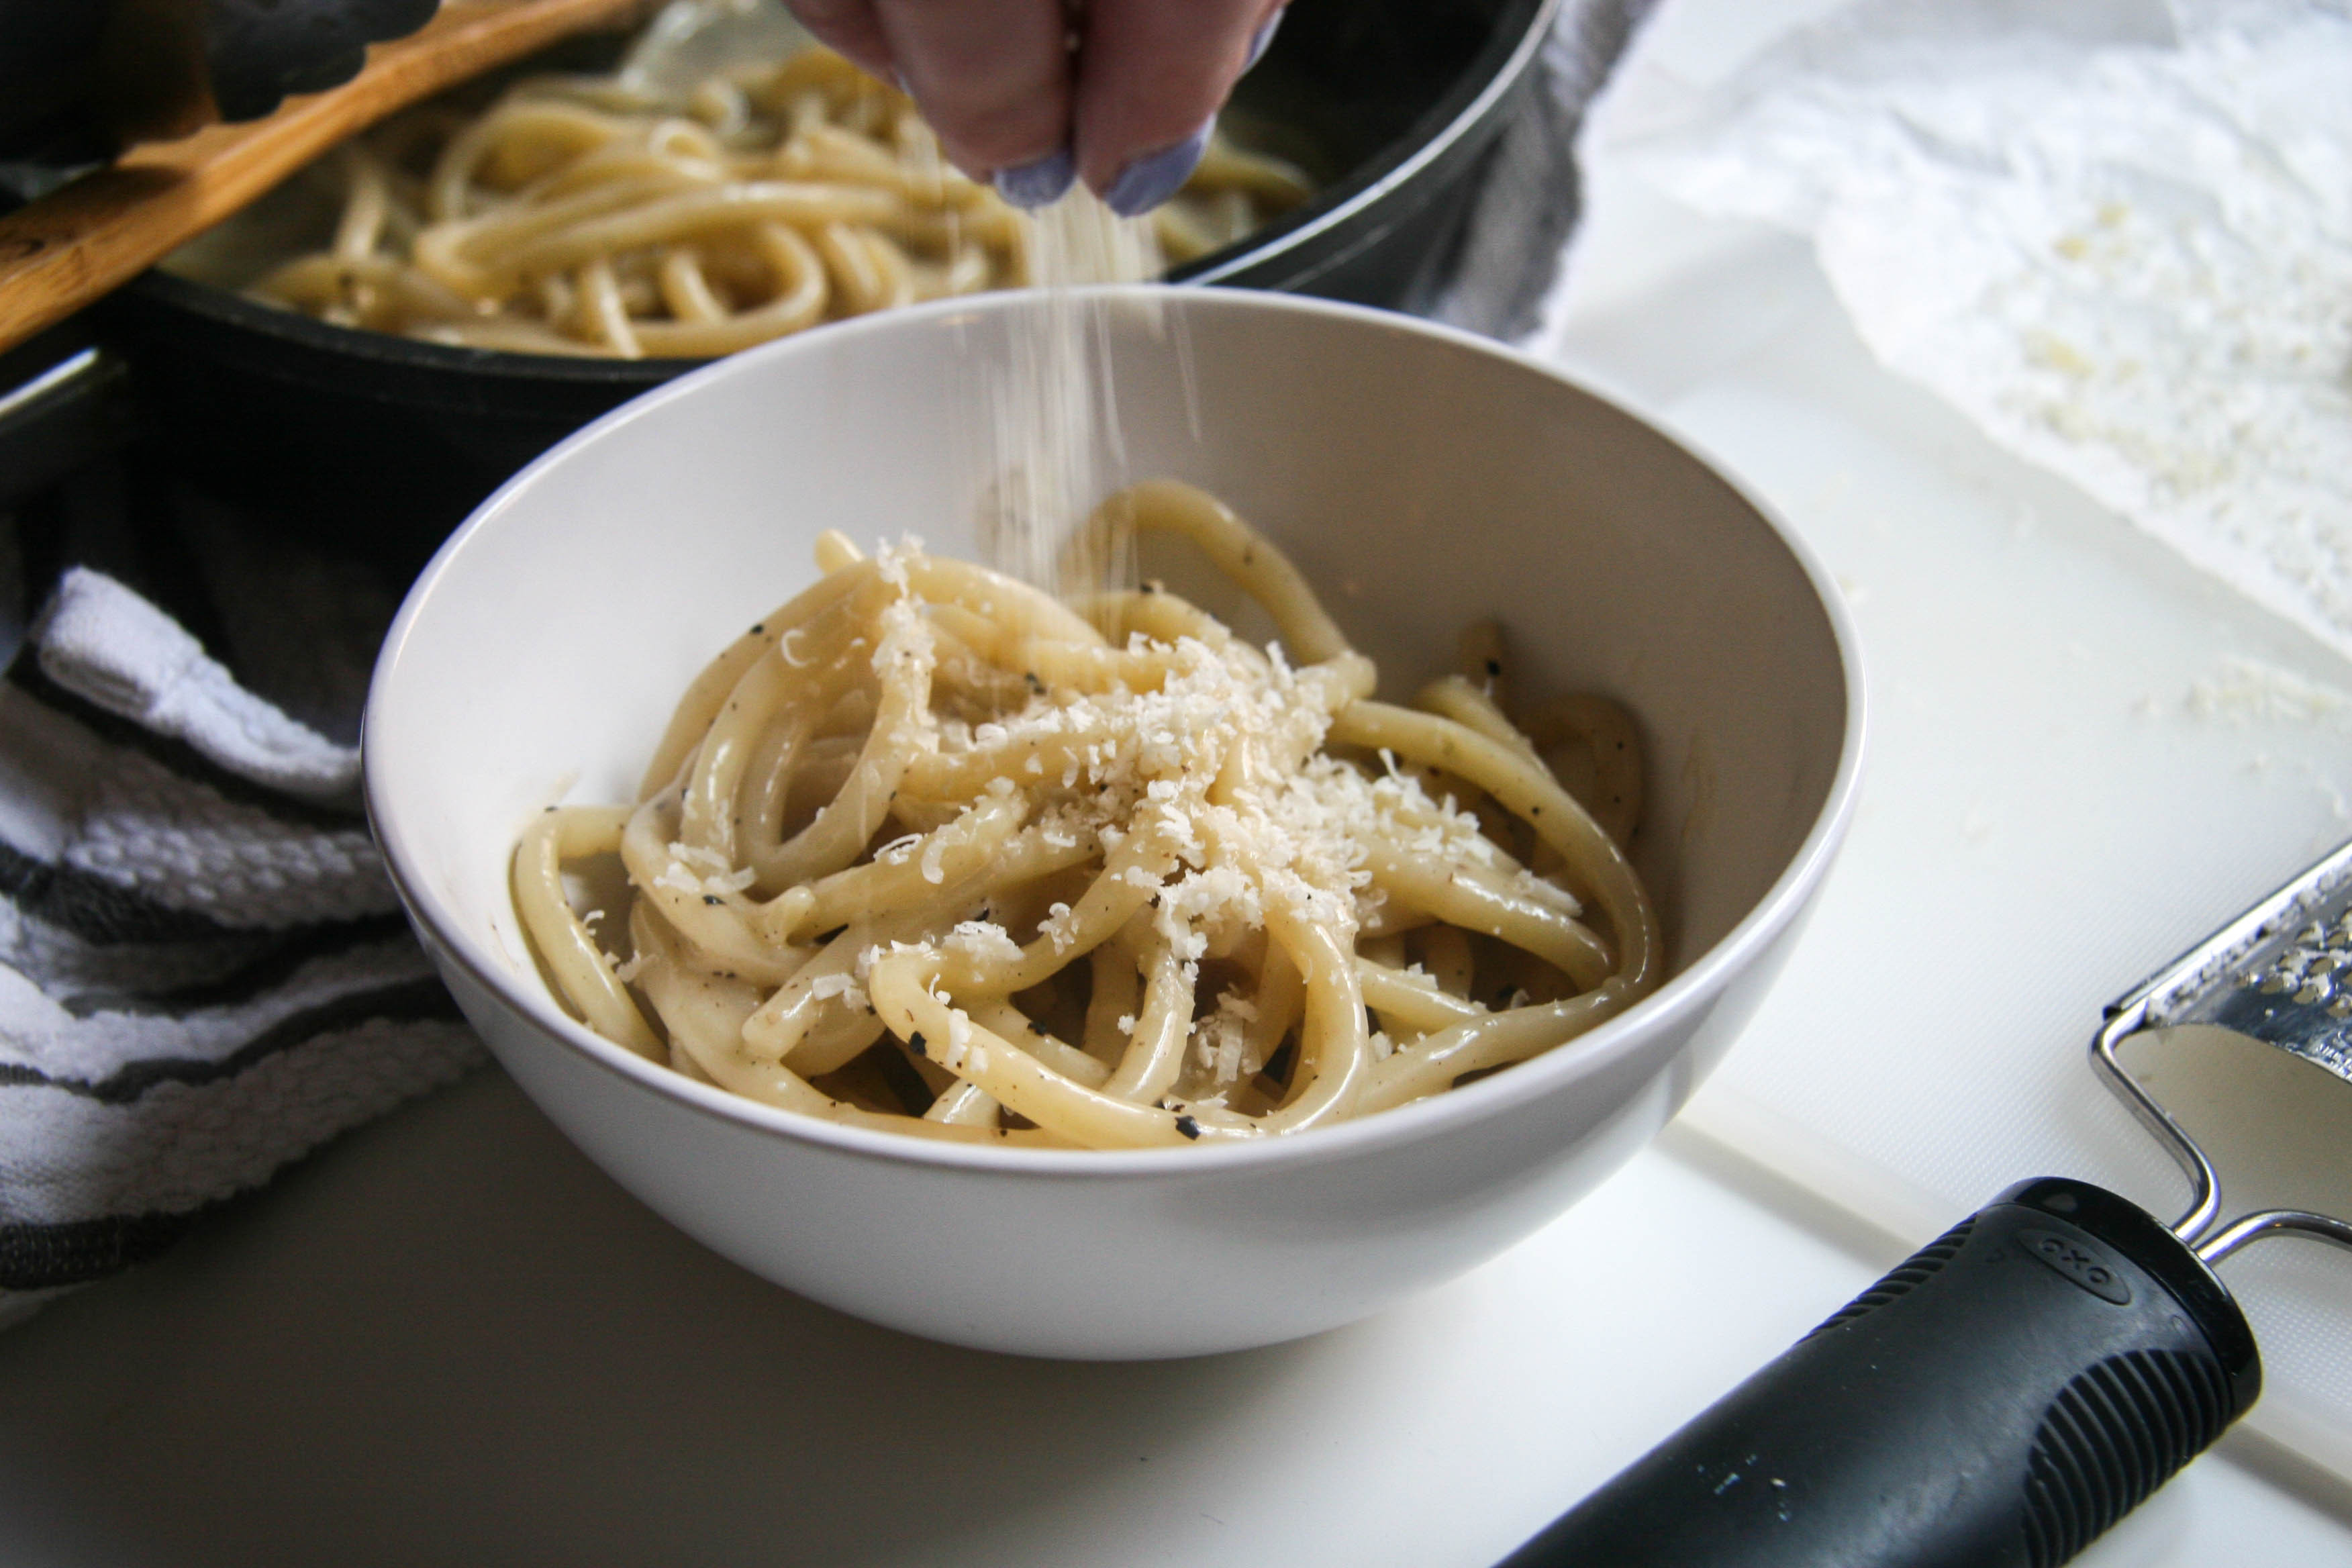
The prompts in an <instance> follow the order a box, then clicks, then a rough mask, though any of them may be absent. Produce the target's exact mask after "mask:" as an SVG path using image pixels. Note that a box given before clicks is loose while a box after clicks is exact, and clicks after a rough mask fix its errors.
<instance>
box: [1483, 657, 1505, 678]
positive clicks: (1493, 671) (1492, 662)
mask: <svg viewBox="0 0 2352 1568" xmlns="http://www.w3.org/2000/svg"><path fill="white" fill-rule="evenodd" d="M1486 673H1487V674H1489V675H1496V676H1499V675H1501V674H1502V673H1503V661H1502V660H1501V659H1499V658H1490V659H1488V660H1487V661H1486Z"/></svg>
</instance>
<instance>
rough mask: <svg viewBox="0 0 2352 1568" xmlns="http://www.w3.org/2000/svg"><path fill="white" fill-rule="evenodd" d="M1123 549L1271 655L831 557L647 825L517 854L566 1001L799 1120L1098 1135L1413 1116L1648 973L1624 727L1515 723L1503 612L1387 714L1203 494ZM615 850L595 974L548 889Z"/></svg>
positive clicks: (1540, 1047)
mask: <svg viewBox="0 0 2352 1568" xmlns="http://www.w3.org/2000/svg"><path fill="white" fill-rule="evenodd" d="M1138 530H1156V531H1165V532H1170V533H1173V534H1176V535H1179V536H1181V537H1183V538H1186V539H1189V540H1190V541H1191V542H1192V543H1193V544H1194V545H1195V546H1197V547H1198V548H1200V549H1201V550H1202V552H1204V553H1205V554H1206V555H1207V556H1208V557H1209V559H1210V560H1211V561H1212V562H1213V563H1215V564H1216V565H1217V566H1219V567H1220V568H1222V569H1223V570H1224V571H1225V572H1226V573H1227V574H1229V575H1230V576H1231V577H1233V578H1234V581H1235V583H1236V584H1237V585H1238V586H1239V587H1240V588H1241V589H1242V590H1244V592H1246V593H1248V594H1249V595H1252V596H1253V597H1255V598H1256V599H1257V600H1258V601H1259V603H1261V604H1262V605H1264V606H1265V609H1266V611H1267V612H1268V614H1269V615H1270V616H1272V617H1273V620H1274V623H1275V625H1276V628H1277V629H1278V631H1279V633H1280V637H1281V642H1280V644H1279V645H1277V646H1273V647H1266V648H1258V647H1251V646H1250V645H1248V644H1246V643H1244V642H1243V641H1241V640H1240V639H1238V638H1236V637H1234V636H1233V634H1232V633H1230V632H1228V631H1227V630H1226V629H1225V628H1224V627H1223V626H1222V625H1220V624H1219V623H1218V622H1217V621H1216V620H1214V619H1213V618H1212V617H1211V616H1208V615H1207V614H1205V613H1204V612H1202V610H1200V609H1198V608H1196V607H1194V606H1193V605H1189V604H1187V603H1185V602H1184V601H1182V600H1181V599H1179V598H1177V597H1176V596H1175V595H1171V594H1168V593H1165V592H1160V591H1151V590H1146V591H1142V592H1123V591H1122V592H1113V593H1106V594H1099V595H1094V596H1092V597H1091V598H1089V599H1087V600H1085V601H1083V602H1080V603H1078V604H1076V605H1066V604H1064V603H1063V602H1062V601H1060V600H1057V599H1055V598H1054V597H1052V596H1050V595H1045V594H1041V593H1039V592H1037V591H1036V590H1034V589H1032V588H1030V587H1027V586H1025V585H1024V584H1021V583H1018V582H1016V581H1014V580H1013V579H1012V578H1010V577H1006V576H1003V575H999V574H995V573H992V572H989V571H986V570H983V569H982V568H980V567H976V566H971V565H966V564H963V563H957V562H951V561H945V560H937V559H934V558H932V557H930V556H929V555H927V554H925V553H923V552H921V551H920V550H919V548H916V547H913V546H906V547H900V548H896V549H886V550H883V551H880V552H877V553H876V554H875V555H873V556H870V557H868V556H865V555H862V554H860V553H859V552H857V551H856V549H855V548H854V547H853V546H851V545H849V544H848V542H846V541H845V540H842V539H841V538H840V537H839V536H838V535H828V536H827V537H826V539H825V540H824V542H821V544H820V547H819V551H818V555H819V562H820V564H821V566H823V567H824V570H825V574H824V577H823V578H822V579H821V580H820V581H818V582H817V584H815V585H814V586H813V587H811V588H810V589H808V590H807V591H806V592H804V593H803V594H802V595H800V596H799V597H797V598H795V599H794V600H793V601H792V602H791V603H790V604H788V605H784V606H783V607H782V609H780V610H778V611H777V612H776V613H775V614H773V615H771V616H767V617H766V618H765V619H763V620H762V621H761V623H760V624H759V625H758V626H755V627H754V628H753V629H752V630H751V632H750V633H748V634H746V635H745V636H744V637H741V638H739V639H738V640H737V641H736V643H735V644H734V645H733V646H732V647H730V648H728V649H727V650H726V651H725V652H724V653H722V654H720V655H719V658H717V659H715V660H714V661H712V663H711V664H710V665H709V667H708V668H706V669H705V670H704V671H703V672H702V674H701V676H700V677H699V678H698V679H696V681H695V682H694V684H693V685H692V686H691V687H690V688H689V689H688V692H687V694H686V696H685V699H684V700H683V701H682V702H681V703H680V704H679V707H678V710H677V714H676V716H675V717H674V718H673V720H672V721H671V724H670V728H669V731H668V732H667V735H666V736H665V737H664V739H663V741H662V743H661V745H660V746H659V748H658V749H657V751H656V753H655V757H654V760H653V763H652V765H651V766H650V767H649V769H648V770H647V773H646V784H645V787H644V790H643V792H642V795H641V798H640V799H639V800H638V802H637V803H636V804H635V805H629V806H593V805H574V806H565V807H562V808H561V809H557V810H553V811H550V812H546V813H543V814H541V816H539V817H538V818H537V819H536V820H535V821H534V823H533V824H532V826H531V827H530V830H529V831H528V832H527V833H526V834H525V835H524V837H523V838H522V841H521V843H520V846H519V847H518V848H517V850H516V855H515V863H514V891H515V899H516V903H517V907H518V910H519V911H520V914H521V917H522V921H523V924H524V927H525V929H526V931H528V933H529V935H530V941H531V942H532V944H533V946H534V949H535V950H536V952H537V953H538V955H539V958H540V960H541V963H542V965H543V966H544V970H545V973H547V975H548V977H549V979H550V981H551V983H552V984H553V986H554V989H555V990H556V992H557V994H559V995H560V996H561V997H562V999H563V1001H564V1002H565V1003H566V1004H567V1005H569V1007H570V1008H571V1009H572V1011H573V1012H574V1013H575V1014H576V1015H577V1016H579V1017H580V1018H582V1019H583V1021H585V1022H586V1023H587V1024H588V1026H590V1027H592V1028H593V1029H595V1030H596V1031H598V1032H599V1033H601V1034H603V1035H604V1036H606V1037H609V1038H611V1039H613V1040H614V1041H616V1042H618V1043H619V1044H621V1045H623V1046H625V1047H629V1048H630V1049H632V1050H635V1051H636V1052H638V1053H639V1054H641V1055H643V1056H646V1057H647V1058H651V1059H653V1060H655V1061H658V1062H662V1063H665V1064H667V1065H668V1066H669V1067H671V1068H675V1069H676V1070H677V1071H678V1072H680V1073H683V1074H686V1075H688V1076H689V1077H692V1078H695V1079H700V1080H702V1081H705V1082H709V1083H714V1084H716V1085H718V1086H719V1087H721V1088H723V1089H729V1090H731V1091H733V1092H735V1093H737V1094H740V1095H743V1096H745V1097H747V1098H750V1099H752V1100H760V1101H761V1102H763V1103H766V1104H770V1105H774V1106H779V1107H782V1108H783V1109H785V1110H793V1111H798V1112H801V1113H803V1114H805V1115H810V1116H817V1117H823V1118H825V1119H828V1120H832V1121H843V1122H848V1123H852V1124H855V1125H860V1126H866V1127H874V1128H883V1129H889V1130H894V1131H901V1132H908V1133H913V1134H918V1135H921V1136H927V1137H933V1138H946V1139H954V1140H961V1141H967V1142H1006V1143H1019V1144H1024V1145H1031V1146H1041V1147H1079V1148H1097V1149H1100V1148H1137V1147H1150V1146H1167V1147H1181V1146H1184V1145H1188V1144H1192V1143H1209V1142H1232V1141H1234V1140H1239V1139H1248V1138H1257V1137H1265V1136H1269V1135H1280V1134H1287V1133H1295V1132H1299V1131H1307V1130H1308V1129H1311V1128H1315V1127H1319V1126H1324V1125H1327V1124H1329V1123H1332V1122H1336V1121H1341V1120H1344V1119H1346V1118H1349V1117H1353V1116H1361V1115H1365V1114H1368V1113H1370V1112H1374V1111H1378V1110H1386V1109H1389V1108H1391V1107H1394V1106H1398V1105H1402V1104H1405V1103H1407V1102H1409V1101H1412V1100H1420V1099H1423V1098H1425V1097H1427V1096H1429V1095H1432V1094H1435V1093H1439V1092H1441V1091H1443V1090H1445V1089H1449V1088H1452V1087H1453V1086H1454V1085H1455V1084H1456V1083H1458V1082H1460V1081H1462V1080H1464V1079H1467V1078H1471V1077H1475V1076H1481V1075H1484V1074H1486V1073H1488V1072H1492V1071H1494V1070H1496V1069H1497V1068H1506V1067H1508V1066H1510V1065H1511V1064H1513V1063H1515V1062H1518V1061H1522V1060H1524V1059H1526V1058H1529V1057H1532V1056H1535V1055H1538V1054H1539V1053H1541V1052H1544V1051H1547V1050H1550V1049H1552V1048H1554V1047H1558V1046H1559V1045H1561V1044H1563V1043H1565V1042H1566V1041H1568V1040H1570V1039H1571V1038H1573V1037H1576V1036H1578V1035H1580V1034H1581V1033H1583V1032H1585V1031H1586V1030H1589V1029H1591V1028H1592V1027H1593V1026H1596V1025H1598V1024H1600V1023H1601V1022H1603V1021H1604V1020H1606V1019H1608V1018H1610V1017H1612V1016H1614V1015H1616V1014H1617V1013H1619V1012H1621V1011H1622V1010H1623V1009H1624V1008H1625V1007H1627V1006H1628V1005H1631V1004H1632V1003H1633V1002H1634V1001H1635V1000H1637V999H1638V998H1639V997H1640V996H1642V995H1643V994H1645V993H1646V992H1647V991H1648V990H1650V989H1651V988H1652V987H1653V986H1654V984H1656V982H1657V978H1658V969H1659V963H1660V957H1659V943H1658V932H1657V926H1656V921H1655V919H1654V915H1653V913H1652V910H1651V908H1650V904H1649V901H1648V899H1647V897H1646V896H1645V894H1644V893H1643V889H1642V887H1641V884H1640V883H1639V881H1638V880H1637V879H1635V877H1634V875H1633V871H1632V869H1631V868H1630V866H1629V865H1628V863H1627V861H1626V859H1625V857H1624V855H1623V853H1622V848H1621V844H1622V839H1623V837H1624V836H1625V835H1626V834H1628V833H1630V831H1631V829H1632V826H1633V821H1632V816H1631V813H1632V812H1633V811H1634V810H1637V809H1638V800H1639V777H1638V763H1636V762H1635V761H1634V760H1633V759H1634V757H1635V755H1636V753H1634V752H1633V750H1632V749H1631V747H1630V746H1629V745H1628V743H1627V742H1628V738H1629V737H1630V736H1631V734H1632V725H1631V721H1630V720H1629V719H1627V718H1626V717H1625V715H1624V714H1623V712H1622V710H1619V709H1617V708H1616V707H1615V705H1614V704H1612V703H1609V702H1607V701H1606V700H1603V699H1599V698H1595V697H1591V696H1579V697H1574V698H1570V699H1565V700H1562V701H1561V702H1560V703H1558V704H1555V705H1554V706H1553V708H1552V709H1550V710H1548V711H1547V712H1546V713H1544V714H1542V715H1539V716H1538V718H1537V719H1536V720H1535V721H1533V722H1532V723H1531V724H1530V726H1529V728H1528V731H1521V730H1520V729H1519V728H1517V726H1515V725H1514V724H1513V722H1512V721H1511V720H1510V719H1509V718H1507V716H1506V710H1505V706H1504V701H1503V697H1504V674H1503V671H1504V666H1503V663H1502V661H1501V658H1500V651H1501V644H1500V641H1499V637H1498V636H1497V634H1496V632H1495V631H1494V630H1493V629H1491V628H1478V629H1475V630H1474V633H1473V635H1472V636H1471V637H1468V638H1465V671H1466V672H1467V673H1465V674H1464V675H1456V676H1452V677H1448V678H1446V679H1441V680H1438V681H1435V682H1433V683H1432V684H1431V685H1430V686H1429V687H1428V688H1426V689H1424V690H1423V692H1422V693H1421V695H1420V698H1419V700H1417V702H1416V704H1415V706H1413V707H1410V708H1407V707H1397V706H1391V705H1390V704H1387V703H1382V702H1379V701H1376V700H1373V699H1372V695H1371V693H1372V688H1373V684H1374V671H1373V668H1372V666H1371V664H1370V661H1369V660H1368V659H1366V658H1363V656H1361V655H1360V654H1359V653H1357V652H1356V651H1354V649H1352V648H1351V647H1349V645H1348V643H1347V641H1346V639H1345V637H1343V636H1342V635H1341V634H1340V632H1339V628H1338V627H1337V626H1335V625H1334V624H1333V623H1332V621H1331V620H1330V618H1329V617H1328V616H1327V615H1326V614H1325V613H1324V611H1323V609H1322V607H1321V605H1319V604H1318V602H1317V600H1316V599H1315V596H1314V595H1313V594H1312V593H1311V592H1310V591H1309V590H1308V589H1307V586H1306V585H1305V584H1304V582H1303V580H1302V579H1301V578H1300V577H1299V575H1298V574H1297V571H1296V569H1295V568H1294V567H1293V566H1292V565H1291V564H1290V563H1289V562H1288V561H1287V560H1286V559H1285V558H1284V557H1283V556H1282V554H1281V553H1280V552H1278V551H1276V549H1275V548H1274V547H1273V545H1272V544H1271V543H1269V542H1267V541H1266V540H1265V538H1264V537H1263V536H1261V535H1259V534H1258V533H1257V532H1256V531H1255V530H1253V529H1252V528H1251V527H1250V526H1249V525H1248V524H1246V523H1244V522H1243V521H1241V520H1240V519H1239V518H1237V517H1235V516H1234V514H1233V513H1232V512H1231V511H1230V510H1227V509H1225V508H1224V507H1223V506H1222V505H1220V504H1219V503H1218V502H1216V501H1215V500H1212V499H1211V498H1209V497H1207V496H1205V495H1203V494H1202V493H1201V492H1199V491H1197V490H1194V489H1190V488H1189V487H1186V486H1183V485H1180V484H1176V483H1173V482H1170V481H1165V480H1160V481H1154V482H1151V483H1149V484H1145V485H1141V486H1139V487H1136V488H1135V489H1131V490H1129V491H1126V492H1123V493H1122V494H1120V495H1118V496H1116V497H1114V498H1113V499H1112V500H1110V501H1108V502H1107V503H1106V504H1105V506H1104V507H1103V508H1102V509H1101V510H1099V511H1098V512H1097V514H1096V516H1095V518H1094V520H1093V521H1092V522H1091V523H1090V524H1089V525H1088V532H1089V533H1090V534H1092V535H1094V536H1096V537H1095V538H1093V539H1092V540H1091V541H1087V540H1082V541H1081V542H1080V547H1084V548H1101V547H1102V546H1103V541H1104V540H1105V539H1106V538H1108V537H1111V536H1120V537H1124V536H1126V535H1129V534H1131V533H1132V532H1134V531H1138ZM788 648H789V649H790V651H791V657H790V658H787V657H786V655H785V650H786V649H788ZM1555 766H1557V767H1559V769H1560V770H1561V771H1563V772H1567V773H1570V776H1573V777H1578V778H1580V780H1581V783H1580V788H1581V790H1582V792H1583V793H1584V794H1585V795H1586V796H1587V797H1588V798H1589V799H1591V801H1592V803H1593V806H1594V809H1593V810H1591V811H1588V810H1587V808H1586V806H1585V805H1583V804H1580V801H1579V800H1578V799H1577V798H1576V797H1575V796H1573V795H1570V793H1569V791H1568V790H1566V789H1564V788H1563V787H1562V786H1561V784H1559V782H1558V778H1557V777H1556V774H1555V771H1554V769H1555ZM1629 770H1630V771H1629ZM1604 824H1605V825H1606V826H1604ZM1612 832H1613V834H1614V837H1612ZM609 856H617V857H618V858H619V860H620V862H621V864H622V866H623V867H624V868H625V871H626V874H627V878H628V881H629V884H630V888H631V890H632V897H631V899H630V900H629V902H628V915H627V919H626V921H625V934H626V941H627V946H626V949H625V952H619V953H615V952H608V951H606V948H605V946H604V944H603V942H601V941H600V938H599V936H598V934H597V933H595V932H592V931H591V930H590V929H589V927H588V925H587V924H586V923H585V922H584V921H583V920H582V919H581V917H580V916H578V915H577V914H575V913H574V911H573V909H572V904H571V903H570V902H569V901H568V900H567V898H566V894H565V889H564V881H563V878H564V870H565V868H566V867H567V866H573V865H575V864H577V863H579V862H582V861H584V860H588V859H591V858H596V857H609ZM617 935H618V933H612V934H611V935H608V936H607V937H605V938H604V940H605V941H611V940H614V938H616V937H617Z"/></svg>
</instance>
